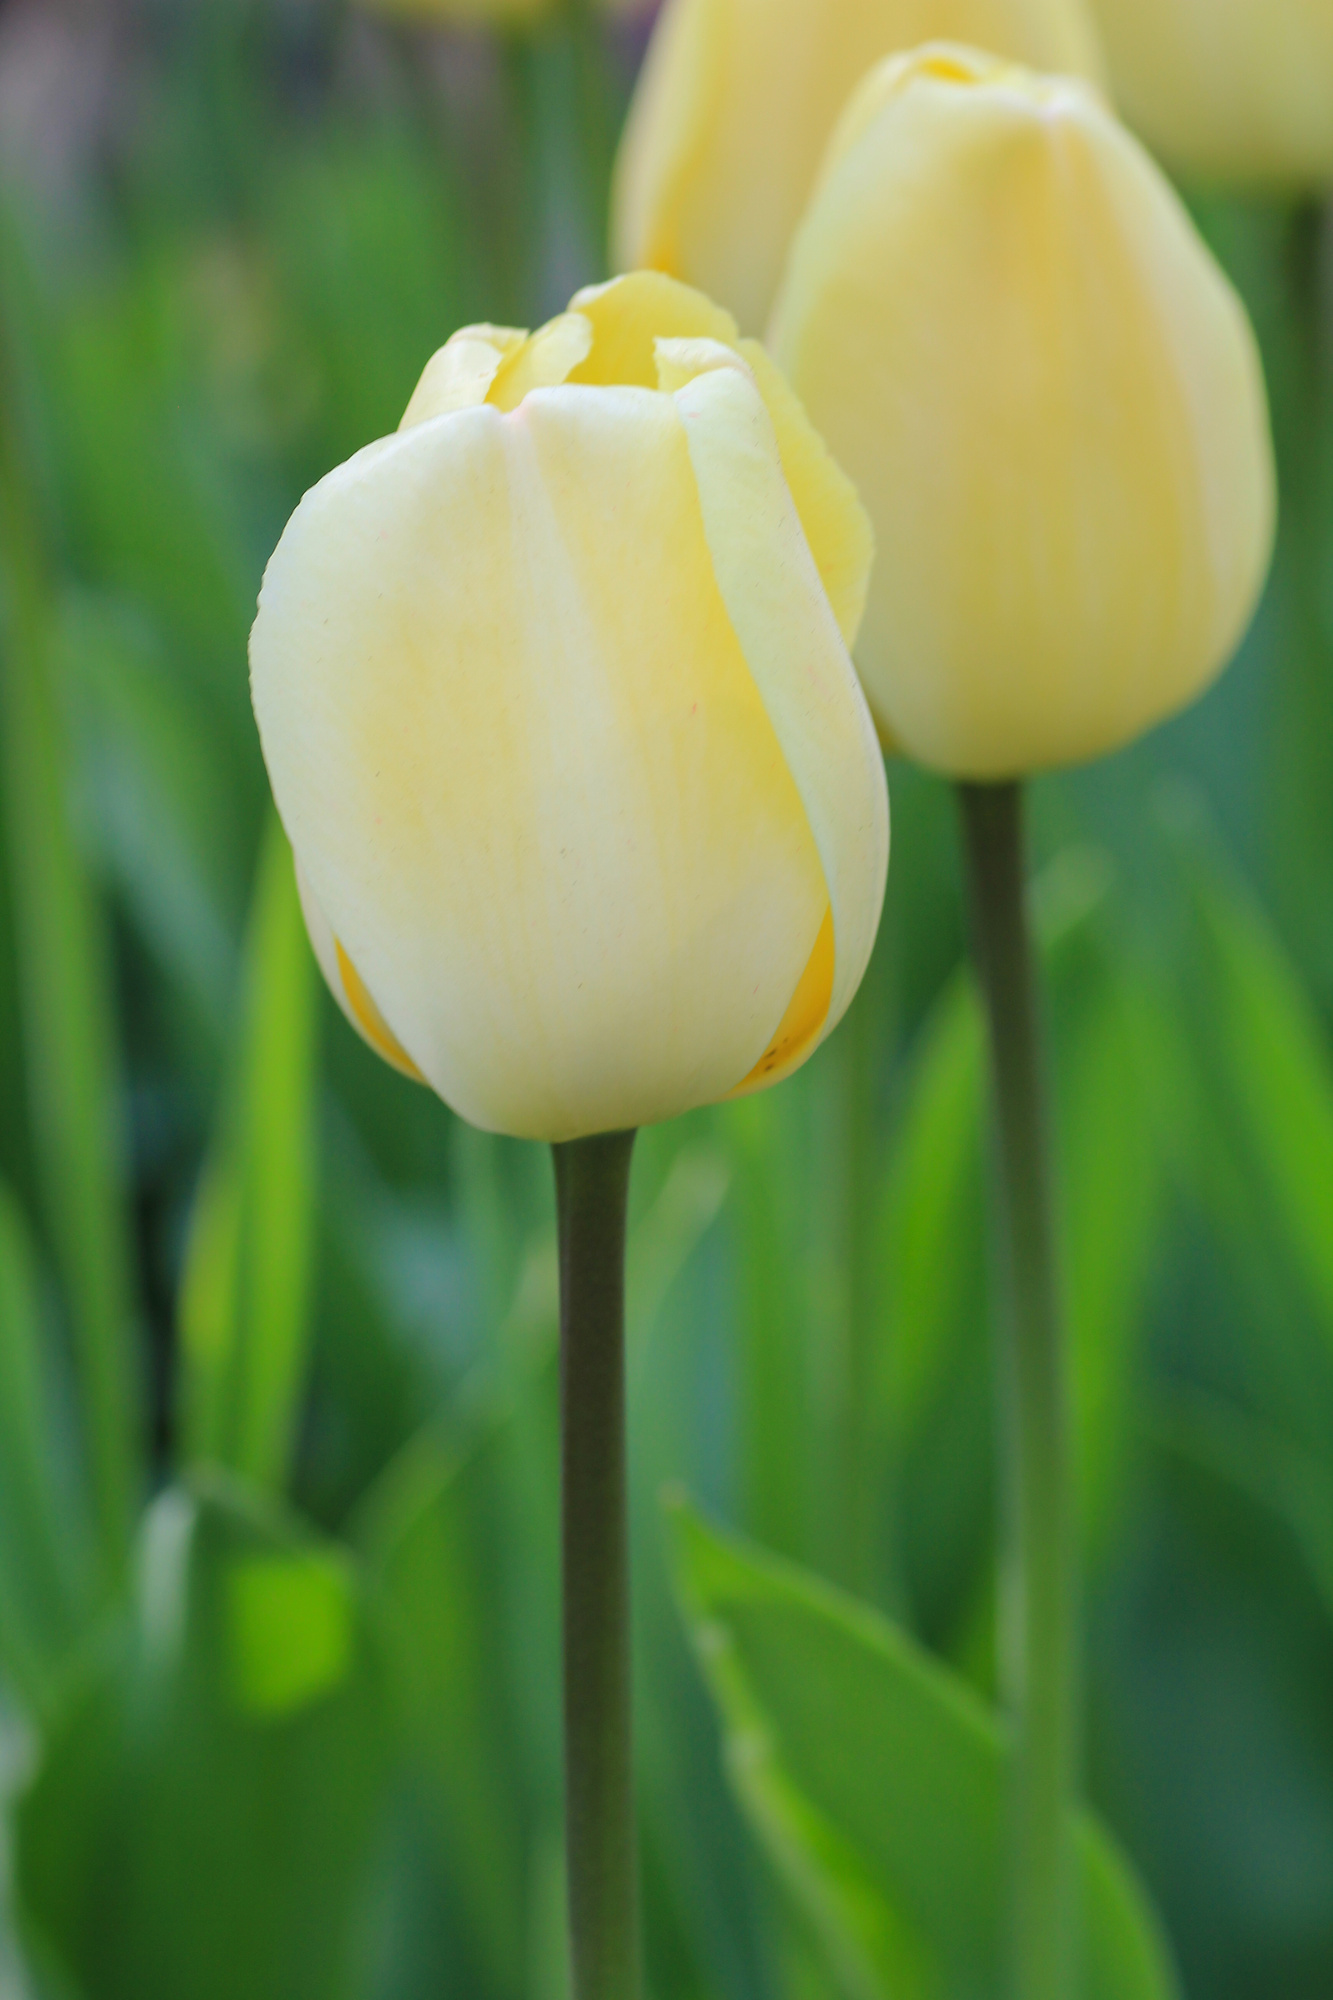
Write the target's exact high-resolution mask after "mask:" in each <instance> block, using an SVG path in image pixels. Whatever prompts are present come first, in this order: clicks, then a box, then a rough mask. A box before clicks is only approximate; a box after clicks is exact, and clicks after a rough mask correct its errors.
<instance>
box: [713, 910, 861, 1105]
mask: <svg viewBox="0 0 1333 2000" xmlns="http://www.w3.org/2000/svg"><path fill="white" fill-rule="evenodd" d="M834 957H835V951H834V942H833V909H832V905H830V907H829V908H828V909H827V910H825V912H824V921H823V923H822V924H821V925H820V927H819V936H818V937H817V938H816V939H815V948H814V950H813V951H812V952H811V954H810V957H809V959H808V960H807V962H806V968H805V971H804V972H803V973H802V974H801V976H800V978H799V979H798V980H797V982H796V991H795V992H794V993H793V994H792V996H791V1000H790V1003H789V1004H788V1007H787V1011H786V1013H785V1014H784V1015H783V1017H782V1019H781V1021H779V1023H778V1027H777V1032H776V1034H775V1035H774V1037H773V1039H772V1041H771V1042H770V1043H769V1045H768V1047H767V1048H766V1049H765V1050H764V1053H763V1054H762V1055H761V1056H760V1058H759V1060H758V1062H757V1063H756V1064H755V1066H754V1068H753V1069H752V1070H751V1071H750V1074H749V1075H748V1076H747V1077H744V1078H742V1080H741V1081H740V1083H738V1084H737V1085H736V1088H735V1089H734V1090H733V1091H732V1092H731V1093H730V1094H731V1096H732V1097H743V1096H744V1095H745V1093H746V1092H747V1091H750V1090H755V1089H757V1088H758V1087H759V1086H760V1085H761V1084H765V1083H767V1082H768V1081H769V1079H770V1078H772V1077H774V1076H776V1074H777V1072H778V1071H779V1070H786V1069H787V1068H789V1067H790V1065H791V1063H792V1061H793V1060H794V1058H795V1057H796V1056H798V1055H799V1054H800V1052H801V1050H802V1049H803V1048H804V1047H805V1045H806V1043H807V1042H808V1041H809V1040H810V1039H811V1038H812V1036H814V1035H817V1034H818V1033H819V1030H820V1029H821V1028H822V1027H823V1025H824V1018H825V1016H826V1015H827V1013H828V1010H829V1002H830V1000H831V999H832V998H833V964H834Z"/></svg>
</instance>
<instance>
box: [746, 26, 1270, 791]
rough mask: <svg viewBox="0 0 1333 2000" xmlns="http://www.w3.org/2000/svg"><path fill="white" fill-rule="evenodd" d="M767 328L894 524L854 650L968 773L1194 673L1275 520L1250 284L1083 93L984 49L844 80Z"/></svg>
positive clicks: (1109, 724)
mask: <svg viewBox="0 0 1333 2000" xmlns="http://www.w3.org/2000/svg"><path fill="white" fill-rule="evenodd" d="M770 345H771V347H772V348H773V351H774V353H775V354H776V356H777V358H778V360H779V362H780V363H781V364H782V365H783V367H784V368H785V369H786V371H787V372H788V374H789V376H790V378H791V380H792V382H793V384H794V385H795V388H796V390H797V393H798V394H799V395H800V396H801V398H802V399H803V401H804V403H805V407H806V409H807V410H808V411H809V413H810V416H811V419H812V420H813V422H814V423H815V424H816V425H817V426H818V427H819V428H820V430H821V432H822V434H823V436H824V437H825V438H826V439H827V441H828V444H829V447H830V449H831V450H832V451H833V452H834V453H835V455H836V456H837V457H838V460H839V462H840V463H841V464H842V465H843V466H845V467H846V469H847V470H848V471H849V472H850V473H851V475H852V477H853V479H854V480H855V481H856V482H857V486H858V489H859V491H860V494H861V497H862V499H863V500H864V501H865V503H866V505H867V507H868V509H869V511H870V516H871V520H872V522H873V523H874V527H875V532H876V537H877V541H878V545H879V554H878V560H877V563H876V568H875V575H874V579H873V582H872V586H871V596H870V604H869V607H868V610H867V615H866V622H865V627H864V630H863V632H862V635H861V641H860V645H859V648H858V653H857V660H858V666H859V668H860V672H861V677H862V682H863V684H864V686H865V687H866V689H867V692H868V695H869V699H870V703H871V707H872V709H873V710H874V712H875V715H876V717H877V720H878V721H879V723H880V725H881V729H882V730H883V731H884V733H885V736H886V740H887V739H888V737H889V736H892V738H894V739H896V741H897V742H898V743H899V744H900V745H902V747H903V748H904V749H906V750H907V751H908V752H910V754H911V755H912V756H914V757H916V758H918V759H920V761H921V762H922V763H925V764H928V765H931V766H933V767H935V768H937V769H939V770H942V771H945V772H948V773H950V774H952V775H954V776H957V777H969V778H1001V777H1014V776H1018V775H1020V774H1022V773H1023V772H1027V771H1033V770H1037V769H1039V768H1042V767H1044V766H1051V765H1060V764H1069V763H1075V762H1078V761H1081V760H1083V759H1086V758H1091V757H1096V756H1098V755H1100V754H1102V753H1103V752H1105V751H1109V750H1113V749H1115V748H1116V747H1117V746H1118V745H1120V744H1124V743H1127V742H1129V741H1130V740H1131V739H1132V738H1133V737H1135V736H1137V735H1139V734H1140V733H1141V732H1142V731H1144V730H1146V729H1147V728H1149V727H1150V726H1151V725H1152V724H1153V723H1155V722H1157V721H1159V720H1161V719H1162V718H1163V717H1165V716H1167V715H1169V714H1171V713H1172V711H1173V710H1175V709H1178V708H1180V707H1182V706H1183V705H1184V704H1185V703H1187V702H1188V701H1190V700H1191V699H1192V698H1193V697H1194V696H1196V695H1197V694H1199V693H1200V692H1201V691H1202V690H1203V689H1204V688H1205V687H1206V686H1207V685H1208V684H1209V682H1210V681H1211V680H1212V679H1213V678H1214V676H1215V675H1216V674H1217V673H1218V672H1219V671H1220V670H1221V668H1222V667H1223V666H1224V664H1225V663H1226V661H1227V659H1228V658H1229V657H1230V655H1231V653H1232V652H1233V650H1234V648H1235V647H1236V645H1237V644H1238V642H1239V640H1240V638H1241V635H1242V633H1243V632H1244V630H1245V627H1246V625H1247V623H1248V621H1249V618H1250V616H1251V614H1252V612H1253V610H1254V606H1255V603H1256V600H1257V598H1258V595H1259V592H1260V589H1261V587H1262V584H1263V580H1264V576H1265V573H1266V569H1267V564H1268V559H1269V554H1270V550H1271V545H1272V535H1273V524H1274V505H1275V502H1274V474H1273V466H1272V452H1271V443H1270V438H1269V431H1268V420H1267V408H1266V401H1265V394H1264V385H1263V378H1262V373H1261V368H1260V362H1259V357H1258V352H1257V348H1256V344H1255V340H1254V336H1253V333H1252V331H1251V328H1250V325H1249V322H1248V320H1247V319H1246V317H1245V313H1244V310H1243V308H1242V306H1241V305H1240V302H1239V300H1238V299H1237V298H1236V296H1235V294H1234V293H1233V292H1232V290H1231V288H1230V286H1229V285H1228V283H1227V281H1226V279H1225V278H1224V277H1223V275H1222V273H1221V271H1220V270H1219V269H1218V268H1217V266H1216V264H1215V263H1214V261H1213V259H1212V257H1211V256H1210V255H1209V253H1208V251H1207V249H1206V248H1205V247H1204V245H1203V243H1202V241H1201V240H1200V238H1199V236H1198V235H1197V233H1196V231H1195V229H1194V227H1193V225H1192V223H1191V222H1190V220H1189V218H1188V216H1187V215H1186V213H1185V210H1184V208H1183V207H1182V206H1181V204H1180V202H1179V200H1178V199H1177V198H1176V196H1175V194H1174V193H1173V192H1172V190H1171V188H1170V187H1169V186H1168V184H1167V183H1166V181H1165V180H1164V179H1163V177H1162V175H1161V174H1160V173H1159V171H1158V170H1157V168H1156V167H1155V166H1154V165H1153V164H1152V162H1151V160H1150V159H1149V158H1148V156H1147V155H1146V154H1145V153H1144V151H1143V149H1142V148H1141V147H1140V146H1139V144H1138V142H1137V141H1136V140H1134V139H1132V138H1131V137H1130V136H1129V134H1128V133H1127V132H1125V131H1124V130H1123V129H1122V128H1121V126H1120V125H1118V124H1117V123H1116V121H1115V119H1114V118H1113V117H1112V116H1111V115H1110V113H1109V112H1108V111H1107V110H1106V109H1105V108H1104V106H1103V104H1102V103H1101V101H1100V99H1099V98H1098V97H1097V95H1096V94H1095V93H1094V92H1093V91H1091V90H1089V89H1087V88H1086V87H1085V86H1083V85H1081V84H1078V83H1075V82H1073V81H1071V80H1067V79H1066V80H1060V79H1052V78H1042V77H1038V76H1035V75H1033V74H1031V73H1030V72H1028V71H1026V70H1022V69H1018V68H1016V67H1014V66H1012V65H1008V64H1005V63H1002V62H1000V61H998V60H996V59H995V58H992V57H989V56H984V55H980V54H978V53H977V52H976V51H974V50H965V49H954V48H945V47H937V48H930V49H923V50H918V51H916V52H915V53H913V54H912V55H909V56H906V57H897V58H894V59H893V60H891V61H889V62H887V63H885V64H884V65H882V67H881V68H879V69H878V70H877V71H875V72H874V73H873V74H872V76H870V77H869V78H867V80H866V82H865V84H864V85H863V87H862V89H861V90H860V91H859V92H858V94H857V96H856V97H855V99H854V100H853V102H852V103H851V104H850V105H849V106H848V108H847V111H846V114H845V116H844V118H843V120H842V123H841V125H840V126H839V129H838V131H837V134H836V135H835V137H834V140H833V143H832V145H831V147H830V151H829V155H828V158H827V160H826V162H825V165H824V170H823V178H822V181H821V184H820V186H819V189H818V192H817V193H816V196H815V198H814V200H813V202H812V203H811V206H810V208H809V210H808V212H807V214H806V216H805V219H804V221H803V222H802V225H801V228H800V230H799V232H798V234H797V237H796V239H795V242H794V245H793V249H792V255H791V260H790V263H789V266H788V271H787V275H786V279H785V283H784V288H783V291H782V295H781V297H780V299H779V301H778V306H777V310H776V313H775V315H774V321H773V327H772V332H771V339H770Z"/></svg>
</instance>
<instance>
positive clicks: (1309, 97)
mask: <svg viewBox="0 0 1333 2000" xmlns="http://www.w3.org/2000/svg"><path fill="white" fill-rule="evenodd" d="M1096 7H1097V13H1098V15H1099V17H1100V20H1101V25H1102V33H1103V36H1104V38H1105V42H1106V51H1107V57H1108V60H1109V62H1110V66H1111V74H1112V77H1113V79H1114V84H1115V89H1116V94H1117V97H1118V99H1119V102H1120V105H1121V109H1122V110H1123V112H1124V115H1125V116H1126V118H1128V120H1129V121H1130V123H1131V124H1132V125H1133V126H1135V127H1136V129H1137V130H1138V131H1139V132H1141V133H1142V135H1143V137H1144V138H1145V139H1146V140H1147V141H1148V144H1149V145H1150V146H1152V147H1153V148H1154V149H1155V150H1156V151H1157V152H1158V153H1160V154H1161V156H1162V158H1163V159H1164V160H1166V161H1167V162H1168V163H1169V164H1170V165H1171V166H1172V167H1175V168H1177V169H1180V170H1182V171H1184V172H1186V173H1190V174H1195V175H1198V176H1199V177H1201V178H1204V179H1209V180H1214V181H1223V182H1228V183H1230V184H1232V185H1235V186H1246V185H1252V186H1265V185H1276V186H1279V187H1288V188H1319V187H1327V186H1328V185H1329V183H1330V182H1333V5H1330V4H1329V0H1096Z"/></svg>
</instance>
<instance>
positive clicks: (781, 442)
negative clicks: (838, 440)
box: [740, 340, 875, 648]
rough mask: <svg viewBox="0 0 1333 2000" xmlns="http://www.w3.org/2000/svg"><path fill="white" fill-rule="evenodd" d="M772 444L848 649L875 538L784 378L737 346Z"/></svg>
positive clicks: (761, 354) (751, 350)
mask: <svg viewBox="0 0 1333 2000" xmlns="http://www.w3.org/2000/svg"><path fill="white" fill-rule="evenodd" d="M740 351H741V353H742V354H743V355H744V356H745V359H746V361H747V362H748V363H749V365H750V371H751V373H752V374H753V376H754V379H755V383H756V386H757V387H758V390H759V393H760V395H761V396H762V397H763V399H764V407H765V408H766V409H767V411H768V414H769V417H770V419H771V421H772V424H773V429H774V432H775V433H776V436H777V440H778V451H779V453H780V455H781V458H782V475H783V478H784V479H785V480H786V482H787V484H788V486H789V487H790V488H791V497H792V499H793V500H794V501H795V502H796V511H797V513H798V514H799V515H800V517H801V526H802V527H803V528H804V529H805V539H806V540H807V542H809V544H810V553H811V555H812V556H813V557H814V559H815V567H816V568H817V569H818V571H819V574H820V577H821V579H822V581H823V585H824V589H825V590H826V591H827V593H828V600H829V603H830V604H831V605H832V606H833V615H834V617H835V618H836V619H837V621H838V625H839V627H840V629H841V631H842V636H843V638H844V639H845V640H846V641H847V644H848V647H849V648H850V647H852V646H854V645H855V644H856V635H857V633H858V632H859V631H860V629H861V620H862V618H863V617H864V616H865V608H866V598H867V596H868V594H869V591H870V569H871V565H872V563H873V562H874V560H875V531H874V529H873V528H872V527H871V525H870V516H869V514H867V512H866V510H865V508H864V507H863V506H862V505H861V502H860V500H859V499H858V497H857V492H856V488H855V486H853V484H852V482H851V480H850V479H849V478H848V477H847V474H846V473H845V472H844V471H843V469H842V467H841V466H840V465H839V464H838V461H837V459H836V458H834V456H833V453H832V452H831V451H830V450H829V448H828V446H827V445H826V444H825V443H824V440H823V438H822V437H821V436H820V435H819V432H818V431H817V430H816V429H815V427H814V425H813V424H812V423H811V421H810V419H809V417H808V416H807V415H806V414H805V408H804V405H803V404H802V403H801V400H800V398H799V397H798V396H797V394H796V391H795V390H794V389H793V388H792V387H791V385H790V383H789V382H788V380H787V378H786V376H785V375H784V374H783V372H782V370H781V369H780V368H779V367H778V365H777V363H776V361H774V360H773V359H772V358H771V356H770V355H769V354H768V353H767V351H766V350H765V349H764V348H762V347H761V346H760V345H759V342H758V341H757V340H743V341H742V342H741V344H740Z"/></svg>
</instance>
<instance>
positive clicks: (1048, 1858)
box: [959, 784, 1077, 2000]
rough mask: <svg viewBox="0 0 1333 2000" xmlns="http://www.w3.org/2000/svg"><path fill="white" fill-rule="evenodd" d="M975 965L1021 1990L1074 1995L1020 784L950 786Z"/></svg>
mask: <svg viewBox="0 0 1333 2000" xmlns="http://www.w3.org/2000/svg"><path fill="white" fill-rule="evenodd" d="M959 790H960V799H961V804H962V813H963V825H964V830H965V836H966V846H967V862H968V876H969V882H970V890H971V903H972V930H973V943H974V951H975V955H976V961H977V969H978V972H979V975H980V979H981V985H982V990H983V993H984V996H985V1003H986V1012H987V1016H988V1020H989V1025H990V1041H991V1062H992V1072H993V1084H994V1100H995V1121H996V1139H997V1151H998V1157H999V1220H1000V1225H1001V1226H1000V1229H999V1231H998V1232H997V1233H998V1238H999V1244H1000V1249H1001V1255H1002V1268H1003V1275H1004V1299H1003V1304H1004V1331H1003V1336H1002V1338H1001V1341H1000V1401H1001V1450H1002V1476H1003V1479H1004V1484H1005V1502H1006V1506H1007V1542H1008V1547H1007V1561H1006V1565H1005V1574H1004V1577H1003V1596H1002V1602H1003V1605H1004V1613H1005V1620H1006V1623H1005V1627H1004V1631H1003V1638H1004V1641H1005V1643H1004V1645H1003V1647H1002V1657H1001V1673H1002V1679H1003V1682H1004V1689H1005V1694H1006V1696H1007V1700H1008V1704H1009V1707H1010V1711H1011V1714H1012V1718H1013V1724H1014V1731H1015V1739H1014V1740H1015V1760H1016V1762H1015V1780H1016V1782H1015V1811H1016V1824H1015V1843H1016V1844H1015V1863H1016V1879H1015V1897H1016V1902H1015V1913H1014V1914H1015V1933H1014V1939H1013V1946H1014V1959H1015V1965H1014V1969H1015V1979H1014V1991H1015V1994H1016V1995H1017V1997H1018V2000H1069V1995H1070V1994H1071V1993H1073V1992H1074V1991H1075V1990H1076V1980H1075V1977H1074V1966H1075V1964H1076V1956H1075V1954H1076V1948H1077V1938H1076V1935H1075V1926H1074V1919H1073V1914H1072V1907H1073V1895H1072V1890H1073V1876H1072V1857H1071V1843H1070V1823H1071V1820H1070V1812H1071V1805H1072V1801H1073V1794H1074V1783H1075V1764H1076V1721H1075V1713H1076V1702H1075V1679H1076V1642H1075V1614H1074V1524H1073V1497H1072V1488H1071V1478H1070V1446H1069V1422H1068V1412H1067V1406H1066V1388H1065V1354H1064V1332H1063V1326H1062V1319H1061V1308H1060V1297H1059V1283H1058V1279H1057V1273H1056V1256H1055V1237H1054V1229H1053V1225H1052V1220H1051V1197H1050V1186H1049V1165H1048V1156H1047V1135H1046V1124H1045V1114H1044V1108H1043V1094H1042V1067H1041V1047H1040V1035H1039V1031H1038V1023H1037V995H1036V980H1035V976H1034V971H1033V963H1032V950H1031V944H1030V940H1029V936H1028V929H1027V920H1026V914H1025V905H1024V895H1023V814H1022V792H1021V789H1020V787H1019V786H1018V785H1017V784H1004V785H963V786H961V787H960V788H959Z"/></svg>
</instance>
